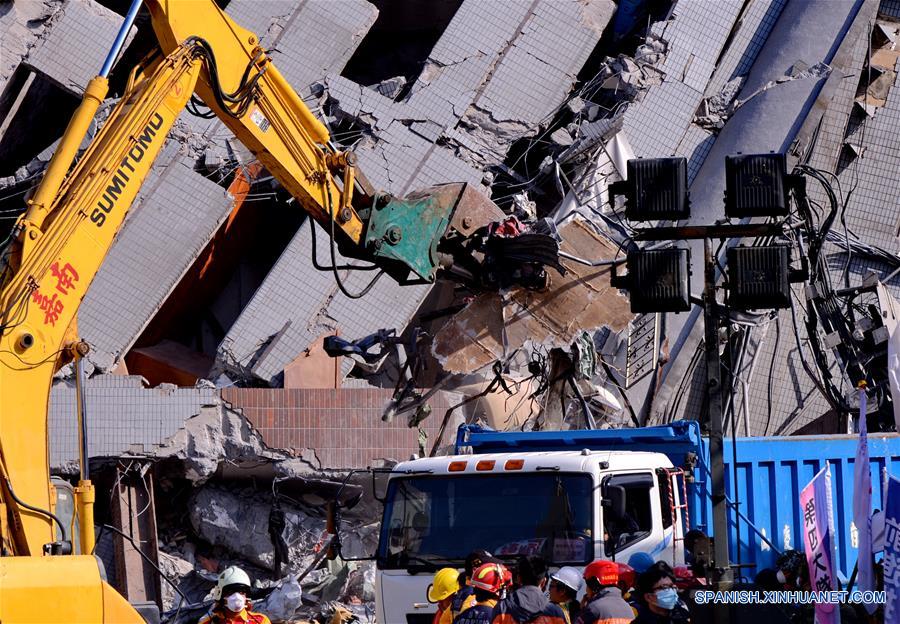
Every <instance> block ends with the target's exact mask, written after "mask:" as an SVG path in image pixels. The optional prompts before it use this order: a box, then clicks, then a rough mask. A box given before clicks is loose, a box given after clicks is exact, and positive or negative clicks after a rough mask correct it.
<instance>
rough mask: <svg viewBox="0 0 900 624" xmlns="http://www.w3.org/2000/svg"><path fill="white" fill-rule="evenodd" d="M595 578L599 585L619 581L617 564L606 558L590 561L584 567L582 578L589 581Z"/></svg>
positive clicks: (612, 583) (613, 583)
mask: <svg viewBox="0 0 900 624" xmlns="http://www.w3.org/2000/svg"><path fill="white" fill-rule="evenodd" d="M591 579H597V582H598V583H600V585H603V586H608V585H615V584H617V583H618V582H619V566H618V565H617V564H615V563H613V562H612V561H607V560H606V559H597V561H592V562H591V563H589V564H588V565H587V567H586V568H585V569H584V580H585V581H588V582H590V581H591Z"/></svg>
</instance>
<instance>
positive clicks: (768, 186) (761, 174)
mask: <svg viewBox="0 0 900 624" xmlns="http://www.w3.org/2000/svg"><path fill="white" fill-rule="evenodd" d="M787 214H788V184H787V162H786V160H785V156H784V154H774V153H773V154H738V155H736V156H726V157H725V215H726V216H728V217H731V218H737V219H743V218H747V217H783V216H787Z"/></svg>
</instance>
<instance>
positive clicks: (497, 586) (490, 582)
mask: <svg viewBox="0 0 900 624" xmlns="http://www.w3.org/2000/svg"><path fill="white" fill-rule="evenodd" d="M511 583H512V573H510V571H509V570H508V569H507V568H506V566H505V565H503V564H502V563H482V564H481V565H480V566H478V567H477V568H475V571H474V572H472V578H470V579H469V581H468V585H469V586H470V587H474V588H475V589H482V590H484V591H486V592H490V593H492V594H496V595H498V596H499V595H500V593H501V592H502V591H503V589H504V588H505V587H508V586H509V585H510V584H511Z"/></svg>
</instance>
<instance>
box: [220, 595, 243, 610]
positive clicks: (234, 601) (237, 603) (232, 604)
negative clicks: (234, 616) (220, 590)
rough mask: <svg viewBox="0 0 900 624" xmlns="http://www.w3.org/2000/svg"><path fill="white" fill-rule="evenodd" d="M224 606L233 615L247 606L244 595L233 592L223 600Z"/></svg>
mask: <svg viewBox="0 0 900 624" xmlns="http://www.w3.org/2000/svg"><path fill="white" fill-rule="evenodd" d="M225 606H226V607H227V608H228V610H229V611H231V612H233V613H240V612H241V611H242V610H243V609H244V607H246V606H247V599H246V598H244V594H242V593H240V592H235V593H233V594H231V595H230V596H228V598H226V599H225Z"/></svg>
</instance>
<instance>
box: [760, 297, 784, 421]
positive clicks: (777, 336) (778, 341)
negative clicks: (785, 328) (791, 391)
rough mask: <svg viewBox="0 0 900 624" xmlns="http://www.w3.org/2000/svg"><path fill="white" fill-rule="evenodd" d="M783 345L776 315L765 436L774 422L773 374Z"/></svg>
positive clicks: (767, 392)
mask: <svg viewBox="0 0 900 624" xmlns="http://www.w3.org/2000/svg"><path fill="white" fill-rule="evenodd" d="M780 345H781V322H780V321H779V320H778V316H777V315H776V316H775V346H774V347H773V348H772V361H771V362H770V363H769V383H768V384H766V385H767V386H768V387H767V388H766V400H767V406H768V412H767V414H766V427H765V429H763V436H767V435H769V425H770V424H771V422H772V387H773V386H774V385H775V384H774V383H773V379H772V375H773V374H774V371H775V359H776V358H777V357H778V347H779V346H780Z"/></svg>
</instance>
